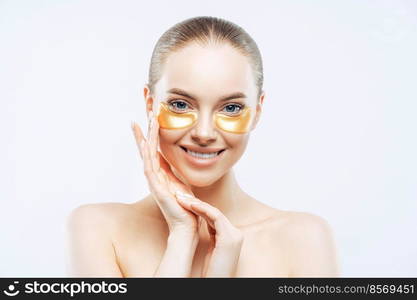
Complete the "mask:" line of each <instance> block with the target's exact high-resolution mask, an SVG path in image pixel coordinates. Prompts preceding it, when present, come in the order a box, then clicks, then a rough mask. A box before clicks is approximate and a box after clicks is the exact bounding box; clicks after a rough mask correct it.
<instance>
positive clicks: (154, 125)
mask: <svg viewBox="0 0 417 300" xmlns="http://www.w3.org/2000/svg"><path fill="white" fill-rule="evenodd" d="M158 136H159V124H158V120H157V119H156V116H154V115H153V114H152V118H151V136H150V140H149V147H150V153H151V158H152V164H153V169H154V170H155V172H158V171H159V169H160V164H159V156H158V153H159V151H158Z"/></svg>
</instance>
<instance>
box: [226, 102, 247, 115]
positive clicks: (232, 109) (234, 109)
mask: <svg viewBox="0 0 417 300" xmlns="http://www.w3.org/2000/svg"><path fill="white" fill-rule="evenodd" d="M224 109H226V110H225V112H227V113H230V114H237V113H239V112H240V111H241V110H242V109H243V105H240V104H227V105H226V106H225V107H223V110H224Z"/></svg>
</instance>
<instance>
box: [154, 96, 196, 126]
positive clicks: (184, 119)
mask: <svg viewBox="0 0 417 300" xmlns="http://www.w3.org/2000/svg"><path fill="white" fill-rule="evenodd" d="M196 120H197V112H186V113H180V114H179V113H175V112H173V111H171V110H170V109H169V108H168V104H166V103H164V102H161V105H160V106H159V113H158V123H159V126H160V127H161V128H164V129H181V128H185V127H189V126H191V125H193V124H194V122H195V121H196Z"/></svg>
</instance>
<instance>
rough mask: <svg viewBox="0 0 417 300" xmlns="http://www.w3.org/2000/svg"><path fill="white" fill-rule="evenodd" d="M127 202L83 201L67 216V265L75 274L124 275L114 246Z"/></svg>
mask: <svg viewBox="0 0 417 300" xmlns="http://www.w3.org/2000/svg"><path fill="white" fill-rule="evenodd" d="M128 206H129V205H128V204H122V203H97V204H83V205H80V206H78V207H76V208H75V209H73V210H72V211H71V212H70V214H69V215H68V216H67V219H66V230H67V247H68V248H67V249H68V259H69V261H68V265H67V267H68V269H67V273H68V274H69V275H70V276H76V277H90V276H93V277H97V276H98V277H107V276H110V277H119V276H121V275H122V273H121V271H120V269H119V266H118V262H117V255H116V253H115V248H114V243H113V241H114V238H115V236H116V235H117V231H119V229H118V228H120V225H119V224H120V221H121V220H122V219H123V217H124V216H126V213H127V211H128Z"/></svg>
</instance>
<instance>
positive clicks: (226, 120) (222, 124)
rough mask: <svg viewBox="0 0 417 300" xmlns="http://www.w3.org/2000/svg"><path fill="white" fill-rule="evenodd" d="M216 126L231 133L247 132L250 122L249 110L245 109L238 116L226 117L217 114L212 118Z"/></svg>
mask: <svg viewBox="0 0 417 300" xmlns="http://www.w3.org/2000/svg"><path fill="white" fill-rule="evenodd" d="M214 121H215V123H216V126H217V127H218V128H220V129H222V130H224V131H227V132H231V133H245V132H248V131H249V127H250V123H251V122H250V121H251V109H250V108H249V107H247V106H246V107H245V108H244V109H243V111H242V113H241V114H240V115H238V116H227V115H224V114H220V113H217V114H216V115H215V116H214Z"/></svg>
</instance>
